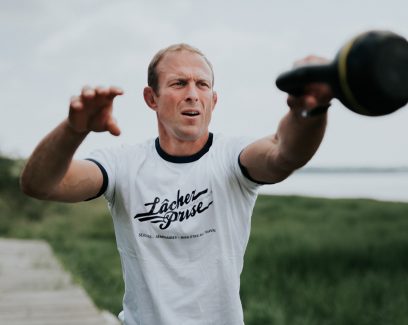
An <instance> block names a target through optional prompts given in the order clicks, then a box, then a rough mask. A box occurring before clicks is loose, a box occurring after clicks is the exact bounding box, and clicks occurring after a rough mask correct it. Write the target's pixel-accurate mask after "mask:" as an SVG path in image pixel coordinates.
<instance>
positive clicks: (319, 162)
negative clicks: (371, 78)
mask: <svg viewBox="0 0 408 325" xmlns="http://www.w3.org/2000/svg"><path fill="white" fill-rule="evenodd" d="M407 6H408V5H407V4H406V1H404V0H378V1H370V0H359V1H354V0H344V1H341V2H338V1H327V0H309V1H304V0H298V1H295V0H288V1H262V0H254V1H251V2H246V1H215V0H208V1H205V2H193V1H188V0H177V1H171V2H170V1H164V0H156V1H147V0H138V1H123V0H118V1H108V0H87V1H82V0H69V1H68V0H60V1H58V2H53V1H48V0H18V1H13V0H2V1H1V2H0V17H1V19H0V39H1V49H2V50H1V52H0V89H1V93H2V105H1V106H0V111H1V115H2V119H1V127H0V151H1V152H2V153H3V154H6V155H9V156H12V157H19V158H25V157H27V156H28V155H29V154H30V153H31V151H32V150H33V148H34V147H35V145H36V144H37V143H38V141H39V140H40V139H41V138H42V137H43V136H44V135H45V134H46V133H47V132H49V131H50V130H51V129H52V128H53V127H55V126H56V125H57V124H58V123H59V122H60V121H61V120H62V119H64V118H65V116H66V114H67V111H68V103H69V99H70V97H71V96H73V95H76V94H78V92H79V91H80V89H81V88H82V86H84V85H91V86H97V85H104V86H108V85H117V86H120V87H122V88H123V89H124V90H125V95H124V96H122V97H120V98H118V99H117V100H116V106H115V117H116V118H117V120H118V123H119V125H120V126H121V128H122V135H121V136H120V137H118V138H115V137H112V136H110V135H108V134H93V135H91V136H89V137H88V138H87V139H86V141H85V143H84V144H83V145H82V146H81V147H80V149H79V150H78V153H77V156H78V157H86V156H87V154H88V153H89V152H90V151H92V150H94V149H95V148H98V147H104V146H112V145H116V144H119V143H135V142H139V141H143V140H145V139H147V138H151V137H155V136H156V133H157V129H156V121H155V116H154V114H153V112H152V111H151V110H150V109H148V108H147V106H146V104H145V103H144V101H143V97H142V90H143V87H144V86H145V85H146V83H147V81H146V79H147V77H146V74H147V73H146V70H147V65H148V63H149V62H150V59H151V57H152V56H153V55H154V54H155V53H156V52H157V51H158V50H159V49H161V48H163V47H166V46H168V45H169V44H172V43H177V42H187V43H190V44H192V45H194V46H196V47H198V48H200V49H201V50H202V51H203V52H204V53H205V54H206V55H207V56H208V58H209V59H210V60H211V61H212V63H213V65H214V69H215V89H216V90H217V92H218V95H219V102H218V105H217V108H216V111H215V114H214V116H213V122H212V125H211V130H212V131H213V132H222V133H224V134H228V135H244V136H249V137H253V138H258V137H262V136H265V135H268V134H271V133H272V132H274V131H275V130H276V127H277V125H278V122H279V120H280V118H281V117H282V116H283V114H284V113H285V112H286V111H287V106H286V94H285V93H283V92H281V91H279V90H278V89H277V88H276V86H275V79H276V77H277V76H278V75H279V74H280V73H281V72H284V71H286V70H288V69H290V68H291V67H292V65H293V63H294V62H295V61H296V60H298V59H300V58H302V57H304V56H306V55H309V54H316V55H320V56H324V57H326V58H329V59H332V58H334V56H335V55H336V53H337V51H338V50H339V49H340V48H341V46H342V45H344V43H345V42H347V41H348V40H349V39H351V38H352V37H354V36H355V35H357V34H359V33H361V32H364V31H367V30H373V29H374V30H391V31H393V32H396V33H399V34H401V35H403V36H405V37H407V36H408V20H407V19H406V12H407ZM407 121H408V110H407V109H400V110H399V111H397V112H396V113H394V114H391V115H388V116H384V117H378V118H370V117H364V116H359V115H357V114H354V113H352V112H351V111H349V110H347V109H345V108H344V107H343V106H342V105H341V104H340V103H339V102H338V101H337V100H334V102H333V106H332V108H331V109H330V121H329V127H328V130H327V134H326V137H325V139H324V142H323V144H322V146H321V147H320V149H319V152H318V154H317V155H316V156H315V157H314V158H313V160H312V161H311V162H310V164H309V166H311V167H330V168H333V167H335V168H338V167H353V168H355V167H359V168H360V171H361V168H362V167H375V168H381V170H377V172H383V171H384V170H383V169H384V168H387V169H389V168H399V171H401V167H404V168H405V167H407V166H408V151H407V150H406V148H407V147H408V128H406V123H407ZM371 176H372V175H371ZM386 176H389V178H387V177H382V178H380V179H378V180H376V181H375V184H379V183H381V184H382V186H375V185H374V186H373V184H371V183H370V184H369V186H367V187H366V190H364V189H361V190H360V192H358V191H356V192H355V193H354V192H353V193H351V194H350V192H349V191H350V189H353V188H357V187H358V184H361V183H364V182H362V181H360V179H359V178H358V177H357V176H356V175H353V177H352V178H351V179H350V180H348V181H350V182H353V180H354V183H352V184H351V186H349V187H348V188H347V187H346V188H345V187H344V186H343V185H338V186H337V191H338V194H337V192H336V191H333V188H331V189H329V185H327V184H323V183H321V184H319V185H316V186H315V189H314V190H313V189H308V188H304V186H303V185H302V184H303V183H302V180H300V181H299V182H296V184H294V185H293V186H292V185H291V184H290V183H289V182H287V183H285V184H284V183H282V184H281V185H280V186H279V187H278V188H277V189H275V188H265V189H264V192H267V193H275V191H278V192H279V193H294V192H296V188H301V189H300V190H299V189H298V192H296V193H299V194H301V193H305V192H306V191H308V190H310V191H311V192H310V193H309V194H311V195H323V194H326V195H332V196H340V197H341V196H344V195H346V196H347V193H349V196H355V195H357V196H358V195H359V194H360V193H361V194H360V195H361V196H370V193H371V196H372V197H378V198H384V199H394V198H395V199H398V200H408V194H407V192H408V179H407V177H405V178H404V180H403V181H401V174H398V175H396V174H393V175H391V174H389V173H388V174H387V175H386ZM304 177H305V176H304ZM337 179H338V178H337ZM357 179H359V180H358V181H356V180H357ZM386 179H388V180H389V181H388V182H387V181H386ZM294 180H297V178H294ZM291 181H292V180H291ZM401 182H402V184H400V183H401ZM395 183H398V184H397V185H396V187H397V188H398V190H396V191H394V193H393V194H390V191H392V188H393V184H395ZM404 184H405V187H404ZM360 187H361V186H360ZM381 187H385V188H387V190H383V191H381ZM318 189H321V190H318ZM375 189H376V190H375ZM404 190H405V193H401V191H402V192H404ZM374 192H375V193H377V194H374ZM398 193H400V194H398Z"/></svg>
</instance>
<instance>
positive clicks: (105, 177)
mask: <svg viewBox="0 0 408 325" xmlns="http://www.w3.org/2000/svg"><path fill="white" fill-rule="evenodd" d="M85 160H89V161H92V162H93V163H95V164H96V165H97V166H98V167H99V169H100V170H101V172H102V176H103V183H102V186H101V189H100V190H99V192H98V194H96V195H95V196H94V197H91V198H89V199H86V200H85V201H90V200H93V199H96V198H98V197H100V196H101V195H102V194H103V193H105V191H106V189H107V188H108V184H109V178H108V173H107V172H106V169H105V168H104V167H103V166H102V165H101V164H100V163H99V161H96V160H95V159H91V158H87V159H85Z"/></svg>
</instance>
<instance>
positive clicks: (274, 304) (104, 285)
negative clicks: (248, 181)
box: [0, 160, 408, 325]
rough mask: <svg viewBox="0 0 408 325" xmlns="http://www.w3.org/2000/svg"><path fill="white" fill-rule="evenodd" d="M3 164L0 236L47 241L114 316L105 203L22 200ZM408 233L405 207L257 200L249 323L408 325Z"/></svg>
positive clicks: (116, 282) (244, 285)
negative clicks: (72, 203)
mask: <svg viewBox="0 0 408 325" xmlns="http://www.w3.org/2000/svg"><path fill="white" fill-rule="evenodd" d="M0 162H1V163H2V164H3V168H2V169H1V170H2V174H1V179H0V181H1V182H0V185H1V187H0V236H3V237H18V238H43V239H45V240H47V241H48V242H49V243H50V244H51V245H52V247H53V249H54V251H55V253H56V254H57V256H58V258H59V259H60V260H61V261H62V263H63V264H64V265H65V267H66V268H67V269H68V270H70V272H71V273H72V274H73V276H74V278H75V279H76V281H78V282H80V283H81V284H82V285H83V286H84V288H85V289H86V290H87V291H88V293H89V294H90V296H91V297H92V298H93V300H94V301H95V303H96V304H97V305H98V306H99V307H100V308H103V309H108V310H110V311H111V312H113V313H115V314H117V313H118V312H119V311H120V310H121V300H122V295H123V283H122V273H121V269H120V262H119V257H118V253H117V251H116V246H115V239H114V233H113V226H112V220H111V218H110V216H109V214H108V212H107V209H106V203H105V202H104V200H103V199H98V200H94V201H93V202H87V203H80V204H76V205H67V204H65V205H64V204H55V203H46V202H40V201H36V200H32V199H29V198H26V197H24V196H22V195H21V194H20V193H19V192H18V187H17V181H16V175H17V174H18V170H19V168H18V165H17V167H16V166H14V165H13V166H14V167H13V168H11V169H7V171H8V172H7V175H6V173H5V170H6V169H4V166H5V164H6V163H5V162H4V161H3V160H1V161H0ZM6 165H7V164H6ZM7 166H9V165H7ZM0 167H2V166H0ZM7 168H8V167H7ZM407 234H408V204H407V203H390V202H379V201H373V200H362V199H356V200H339V199H336V200H334V199H322V198H306V197H276V196H260V197H259V198H258V201H257V204H256V206H255V210H254V215H253V222H252V231H251V238H250V241H249V245H248V248H247V253H246V256H245V266H244V270H243V273H242V276H241V297H242V302H243V306H244V314H245V323H246V324H247V325H261V324H262V325H265V324H278V325H306V324H327V325H329V324H344V325H346V324H347V325H352V324H359V325H362V324H408V308H407V306H408V281H407V279H408V236H407Z"/></svg>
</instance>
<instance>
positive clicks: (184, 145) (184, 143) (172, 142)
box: [159, 131, 209, 157]
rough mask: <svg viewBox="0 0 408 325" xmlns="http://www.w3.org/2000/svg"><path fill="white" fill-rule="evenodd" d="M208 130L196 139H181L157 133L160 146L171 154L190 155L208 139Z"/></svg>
mask: <svg viewBox="0 0 408 325" xmlns="http://www.w3.org/2000/svg"><path fill="white" fill-rule="evenodd" d="M208 137H209V132H208V131H207V133H206V134H204V135H203V136H201V137H199V138H198V139H196V140H181V139H177V138H169V137H166V136H161V135H159V143H160V148H161V149H162V150H163V151H165V152H166V153H167V154H168V155H171V156H179V157H185V156H192V155H194V154H196V153H198V152H199V151H200V150H201V149H203V148H204V146H205V145H206V143H207V141H208Z"/></svg>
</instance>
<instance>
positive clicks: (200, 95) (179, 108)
mask: <svg viewBox="0 0 408 325" xmlns="http://www.w3.org/2000/svg"><path fill="white" fill-rule="evenodd" d="M157 73H158V76H159V90H158V93H157V94H154V93H153V97H154V103H153V105H151V104H150V105H149V106H150V107H151V108H152V109H154V110H155V111H156V113H157V118H158V124H159V135H160V138H161V140H162V139H163V140H171V139H176V140H178V141H196V140H198V139H200V138H203V137H207V135H208V125H209V123H210V120H211V114H212V111H213V109H214V106H215V104H216V101H217V96H216V94H215V92H214V91H213V89H212V77H213V76H212V71H211V69H210V67H209V66H208V64H207V63H206V61H205V60H204V59H203V58H202V57H201V56H200V55H198V54H196V53H192V52H189V51H185V50H182V51H175V52H169V53H167V54H166V55H165V56H164V58H163V59H162V60H161V61H160V62H159V64H158V66H157Z"/></svg>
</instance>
